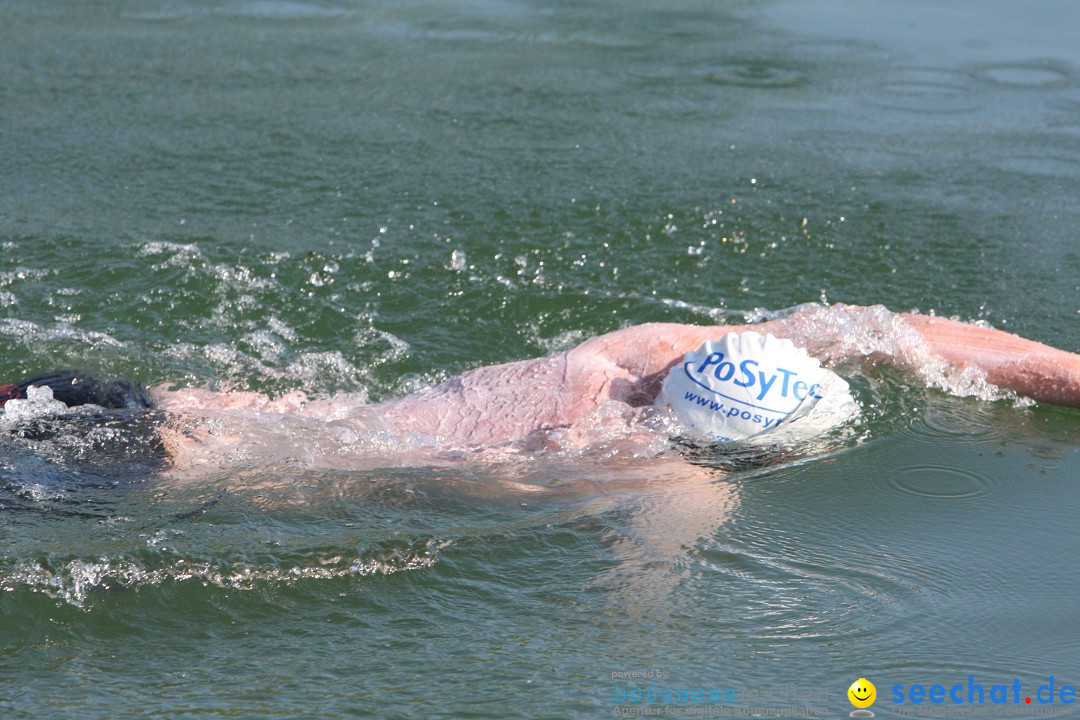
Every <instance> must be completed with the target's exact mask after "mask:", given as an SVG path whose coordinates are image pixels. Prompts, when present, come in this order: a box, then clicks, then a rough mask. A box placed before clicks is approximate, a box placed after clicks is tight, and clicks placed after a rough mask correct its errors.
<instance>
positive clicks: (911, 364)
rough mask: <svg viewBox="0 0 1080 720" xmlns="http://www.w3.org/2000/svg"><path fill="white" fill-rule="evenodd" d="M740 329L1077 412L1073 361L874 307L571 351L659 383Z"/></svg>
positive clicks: (664, 331) (664, 326)
mask: <svg viewBox="0 0 1080 720" xmlns="http://www.w3.org/2000/svg"><path fill="white" fill-rule="evenodd" d="M741 330H754V331H757V332H770V333H773V334H775V335H777V336H779V337H785V338H789V339H791V340H792V341H793V342H795V343H796V344H797V345H799V346H801V347H805V348H806V349H807V350H808V351H809V352H810V353H811V354H812V355H814V356H815V357H817V358H819V359H821V360H822V361H825V362H839V361H841V360H845V359H849V358H858V357H865V358H867V359H869V360H871V361H881V362H888V363H890V364H893V365H897V366H899V367H903V368H906V369H910V370H916V371H918V370H921V369H925V364H926V363H928V362H931V361H934V360H937V361H938V362H940V361H941V360H943V361H944V362H945V363H947V364H948V365H949V366H951V367H953V368H959V369H963V368H967V367H974V368H976V369H978V370H980V371H982V373H983V374H984V375H985V377H986V380H987V381H988V382H990V383H992V384H994V385H997V386H999V387H1002V388H1007V389H1010V390H1013V391H1015V392H1017V393H1019V394H1021V395H1024V396H1026V397H1030V398H1033V399H1035V400H1039V401H1040V402H1049V403H1055V404H1059V405H1070V406H1074V407H1080V355H1076V354H1074V353H1070V352H1066V351H1064V350H1058V349H1056V348H1052V347H1049V346H1048V345H1043V344H1042V343H1038V342H1034V341H1032V340H1026V339H1024V338H1021V337H1019V336H1017V335H1012V334H1010V333H1006V332H1003V331H1001V330H994V329H992V328H985V327H979V326H976V325H969V324H967V323H962V322H958V321H955V320H948V319H945V318H938V317H930V316H926V315H916V314H910V313H893V312H890V311H889V310H887V309H885V308H884V307H881V306H874V307H858V306H848V305H839V304H838V305H832V306H829V307H825V306H821V305H812V306H807V307H805V308H803V309H800V310H799V311H797V312H795V313H793V314H792V315H790V316H788V317H786V318H783V319H779V320H772V321H769V322H765V323H761V324H758V325H749V326H747V325H721V326H697V325H678V324H671V323H649V324H646V325H637V326H634V327H629V328H625V329H623V330H618V331H616V332H613V333H608V334H606V335H601V336H599V337H595V338H592V339H591V340H588V341H586V342H585V343H583V344H582V345H581V346H580V347H579V348H578V349H577V352H582V353H587V354H588V355H594V356H596V361H597V362H604V361H606V362H610V363H612V364H614V365H615V366H618V367H619V368H624V369H625V370H627V371H628V372H629V373H630V374H631V375H633V376H636V377H638V378H647V377H649V376H654V377H656V378H657V379H659V378H660V377H662V373H664V372H666V370H667V369H668V368H670V367H671V366H672V365H673V364H674V363H676V362H677V361H678V359H679V358H680V357H682V355H683V354H684V353H686V352H689V351H691V350H694V349H696V348H697V347H698V346H699V345H701V343H703V342H705V341H706V340H716V339H719V338H720V337H722V336H723V335H724V334H725V333H728V332H738V331H741ZM939 358H940V360H938V359H939Z"/></svg>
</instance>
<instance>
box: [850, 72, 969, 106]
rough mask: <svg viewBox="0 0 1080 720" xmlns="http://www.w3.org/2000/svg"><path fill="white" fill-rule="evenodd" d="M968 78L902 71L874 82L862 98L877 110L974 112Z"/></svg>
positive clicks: (941, 73) (940, 73)
mask: <svg viewBox="0 0 1080 720" xmlns="http://www.w3.org/2000/svg"><path fill="white" fill-rule="evenodd" d="M972 89H973V83H972V77H971V75H969V74H967V73H963V72H958V71H956V70H951V69H947V68H903V69H900V70H897V71H895V72H893V73H891V74H889V75H887V76H885V78H883V79H881V80H880V81H879V82H875V84H874V86H873V87H871V88H868V89H867V90H866V93H865V95H866V98H867V99H868V100H869V101H870V102H872V103H874V104H875V105H879V106H881V107H886V108H889V109H892V110H906V111H908V112H914V113H921V114H945V113H959V112H967V111H969V110H974V109H975V108H976V107H978V106H979V101H978V99H977V98H976V97H975V95H974V94H973V92H972Z"/></svg>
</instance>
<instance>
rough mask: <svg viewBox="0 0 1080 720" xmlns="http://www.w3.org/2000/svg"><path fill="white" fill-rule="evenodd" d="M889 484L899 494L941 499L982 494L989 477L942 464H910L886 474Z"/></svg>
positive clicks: (985, 489) (971, 496)
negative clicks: (891, 473)
mask: <svg viewBox="0 0 1080 720" xmlns="http://www.w3.org/2000/svg"><path fill="white" fill-rule="evenodd" d="M889 485H890V487H892V489H894V490H898V491H900V492H901V493H905V494H910V495H918V496H920V497H926V498H936V499H942V500H946V499H947V500H958V499H961V498H973V497H978V496H980V495H985V494H986V493H987V491H988V490H989V487H990V480H989V479H988V478H986V477H985V476H983V475H980V474H979V473H976V472H974V471H971V470H966V469H963V468H956V467H947V466H944V465H913V466H910V467H906V468H903V469H901V470H899V471H898V472H896V473H895V474H893V475H891V476H890V477H889Z"/></svg>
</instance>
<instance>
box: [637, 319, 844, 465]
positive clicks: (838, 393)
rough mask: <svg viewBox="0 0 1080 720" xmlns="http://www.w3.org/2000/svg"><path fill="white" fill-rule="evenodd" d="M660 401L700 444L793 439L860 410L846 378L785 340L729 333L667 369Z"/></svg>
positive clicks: (780, 443) (820, 431) (784, 442)
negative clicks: (669, 369)
mask: <svg viewBox="0 0 1080 720" xmlns="http://www.w3.org/2000/svg"><path fill="white" fill-rule="evenodd" d="M657 404H659V405H664V406H668V407H670V408H671V410H672V412H673V413H674V414H675V416H676V417H677V418H678V420H679V422H680V423H681V424H682V425H684V426H685V427H686V428H687V430H688V431H689V432H687V433H685V435H687V436H690V437H697V438H698V439H700V441H702V442H703V443H707V444H713V443H717V442H719V443H730V442H747V443H753V444H765V445H775V446H786V445H796V444H799V443H801V442H804V441H806V440H808V439H812V438H815V437H818V436H820V435H822V434H824V433H826V432H827V431H828V430H830V429H832V428H834V427H836V426H837V425H839V424H841V423H843V422H845V421H847V420H849V419H850V418H852V417H853V416H854V415H855V414H857V412H858V406H857V405H856V404H855V401H854V400H853V399H852V397H851V391H850V388H849V387H848V384H847V383H846V382H845V381H844V379H843V378H841V377H840V376H839V375H837V374H836V373H834V372H832V371H831V370H828V369H827V368H823V367H821V364H820V363H819V362H818V361H817V360H816V359H814V358H812V357H810V355H809V354H808V353H807V352H806V351H805V350H803V349H802V348H797V347H795V345H794V343H792V342H791V341H790V340H781V339H780V338H777V337H775V336H773V335H761V334H760V333H756V332H752V331H747V332H741V333H728V334H727V335H725V336H724V337H722V338H720V340H717V341H712V340H710V341H708V342H706V343H704V344H703V345H702V346H701V347H699V348H698V349H697V350H695V351H693V352H689V353H687V354H686V355H684V356H683V358H682V359H681V360H680V361H679V362H678V363H677V364H676V365H675V366H674V367H672V368H671V371H670V372H669V373H668V376H667V378H666V379H665V380H664V387H663V389H662V390H661V392H660V395H659V397H658V398H657Z"/></svg>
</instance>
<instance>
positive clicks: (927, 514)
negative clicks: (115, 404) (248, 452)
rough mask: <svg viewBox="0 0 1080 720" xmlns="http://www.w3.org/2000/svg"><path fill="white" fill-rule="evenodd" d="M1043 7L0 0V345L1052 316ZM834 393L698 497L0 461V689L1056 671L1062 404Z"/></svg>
mask: <svg viewBox="0 0 1080 720" xmlns="http://www.w3.org/2000/svg"><path fill="white" fill-rule="evenodd" d="M1078 25H1080V11H1078V9H1077V6H1076V5H1074V4H1070V3H1064V2H1046V3H1038V4H1030V3H1007V2H982V1H976V0H967V1H966V2H958V3H953V4H950V5H949V6H947V7H940V6H939V4H937V3H928V2H906V3H901V2H882V3H875V4H873V5H872V6H871V4H867V3H856V2H842V1H839V0H809V1H808V2H794V1H787V2H733V3H720V2H681V1H679V2H672V3H664V4H657V3H640V2H625V3H619V4H615V3H602V2H582V3H561V4H549V5H544V4H539V3H529V2H512V1H509V0H507V1H505V2H502V1H499V0H488V1H486V2H475V3H450V2H426V3H366V4H360V3H355V4H354V3H350V2H348V1H347V0H342V1H341V2H318V3H316V2H283V1H277V0H263V1H256V0H251V1H243V0H236V1H234V2H221V3H210V2H205V3H199V2H185V1H182V0H178V1H176V2H170V1H166V0H150V1H148V2H139V3H135V2H106V1H104V0H101V1H98V2H67V3H64V2H42V3H36V4H29V3H15V2H0V341H2V342H3V346H4V347H5V348H6V352H5V353H4V355H3V358H2V359H0V376H2V377H3V378H8V377H15V376H18V375H20V374H22V373H26V372H35V371H40V370H42V369H45V368H51V367H62V366H77V367H81V368H86V369H89V370H93V371H99V372H102V373H105V374H110V375H126V376H132V377H136V378H138V379H140V380H142V381H143V382H146V383H148V384H156V383H162V382H175V383H177V384H179V385H200V384H209V385H214V386H218V387H232V388H248V389H257V390H262V391H266V392H272V393H277V392H283V391H287V390H292V389H298V388H303V389H306V390H307V391H309V392H311V393H312V394H314V395H327V394H329V393H332V392H337V391H351V392H359V393H366V394H367V396H368V397H369V398H370V399H372V400H380V399H384V398H389V397H395V396H399V395H402V394H404V393H407V392H410V391H412V390H416V389H419V388H422V387H425V386H427V385H430V384H432V383H435V382H438V381H440V380H443V379H446V378H448V377H451V376H453V375H455V374H457V373H459V372H461V371H463V370H466V369H469V368H473V367H477V366H480V365H484V364H489V363H495V362H501V361H506V360H512V359H518V358H523V357H535V356H539V355H543V354H546V353H549V352H552V351H555V350H559V349H564V348H566V347H569V346H572V345H573V344H574V343H576V342H578V341H580V340H582V339H584V338H586V337H590V336H592V335H595V334H597V333H600V332H605V331H609V330H613V329H616V328H620V327H624V326H626V325H630V324H635V323H640V322H646V321H677V322H697V323H710V322H711V323H719V322H724V321H729V322H742V321H744V320H752V319H755V318H758V317H760V316H761V314H762V313H763V312H767V311H779V310H783V309H785V308H788V307H791V306H793V305H796V304H798V303H804V302H810V301H819V300H825V301H828V302H837V301H841V302H848V303H860V304H873V303H884V304H886V305H888V306H889V307H890V308H892V309H894V310H908V309H912V308H917V309H920V310H922V311H924V312H926V311H931V310H933V311H935V312H937V313H938V314H944V315H949V316H957V317H960V318H962V319H965V320H984V321H986V322H989V323H991V324H992V325H994V326H996V327H999V328H1003V329H1006V330H1010V331H1013V332H1018V333H1021V334H1023V335H1026V336H1029V337H1032V338H1034V339H1037V340H1040V341H1043V342H1046V343H1049V344H1052V345H1056V346H1058V347H1063V348H1065V349H1068V350H1072V351H1077V350H1080V323H1078V313H1080V293H1078V289H1080V252H1078V246H1077V240H1076V237H1077V235H1076V228H1077V227H1080V45H1077V44H1076V42H1075V30H1074V29H1075V27H1077V26H1078ZM853 383H854V385H855V387H856V390H857V392H858V394H859V397H860V400H861V401H862V402H863V403H864V404H865V405H866V406H867V412H866V413H864V419H863V421H861V425H860V427H859V430H860V434H859V437H861V438H862V439H863V441H862V442H861V443H858V444H856V445H853V446H851V447H849V448H847V449H845V450H843V451H842V452H838V453H833V454H831V455H830V456H828V457H824V458H816V459H815V458H810V459H809V460H808V461H807V462H802V463H791V464H788V465H783V466H779V467H776V468H772V469H770V470H767V471H755V472H741V473H740V472H736V473H735V474H733V475H732V476H730V477H729V479H728V481H727V482H726V483H724V484H722V485H717V486H715V487H716V489H715V491H714V492H713V494H711V495H707V496H705V497H704V499H703V498H702V497H700V496H694V497H691V496H690V495H689V494H687V495H686V496H685V497H680V496H679V494H678V493H676V494H675V495H674V496H671V495H670V494H668V495H664V496H663V497H661V496H660V494H659V493H658V492H656V491H653V490H651V489H650V488H648V487H645V488H640V489H639V490H638V491H637V492H624V493H611V494H607V493H604V492H603V491H602V490H598V492H597V493H596V494H594V495H591V496H590V495H585V496H582V495H575V496H566V497H558V498H555V499H551V500H540V501H530V502H522V501H521V500H520V498H518V497H513V498H510V497H505V496H500V495H499V494H498V493H485V492H483V491H482V490H483V488H485V487H487V486H489V485H491V484H492V483H493V482H495V481H497V480H499V479H500V478H499V477H493V474H498V473H506V472H508V471H507V469H506V468H503V469H500V470H498V471H495V470H488V471H485V470H484V469H483V468H476V467H472V468H468V469H462V470H461V471H460V472H455V471H454V470H453V469H449V470H448V469H445V468H443V469H438V470H433V469H426V468H414V469H409V468H398V469H390V470H386V471H380V472H377V473H337V474H333V473H314V472H310V471H309V472H304V471H299V470H291V471H287V470H281V469H265V470H260V469H259V468H258V467H255V468H254V469H253V470H251V471H249V472H251V473H252V476H253V477H255V478H256V479H257V480H265V481H266V482H265V483H263V485H262V486H260V484H259V483H258V482H254V483H248V486H247V487H248V488H249V489H247V490H229V491H225V492H223V491H222V490H221V488H223V487H229V488H234V487H237V486H241V487H242V486H243V484H242V483H237V482H234V481H235V480H236V478H234V477H230V476H228V475H227V474H226V475H224V476H222V477H219V478H217V479H216V480H215V481H210V482H205V483H201V484H196V485H191V486H184V487H173V486H169V485H167V484H162V483H160V482H154V481H150V482H146V483H136V484H134V485H132V484H129V483H128V482H127V480H130V478H128V479H126V480H125V481H124V482H123V483H121V486H120V487H119V488H111V489H110V488H102V487H78V488H72V487H68V486H65V485H64V484H63V482H62V477H59V476H58V472H59V471H58V470H57V468H56V466H55V464H50V463H49V462H47V461H46V460H40V462H39V463H38V464H34V462H31V461H30V460H27V459H26V458H21V459H19V460H18V461H15V460H13V459H12V458H0V482H2V483H3V487H4V494H3V503H2V504H4V506H5V507H4V509H3V510H0V552H2V556H0V591H2V592H0V647H2V651H0V673H2V674H0V678H2V680H3V682H2V683H0V715H3V717H5V718H8V717H12V718H21V717H49V718H54V717H55V718H66V717H78V718H116V717H162V718H165V717H168V718H174V717H320V718H335V717H353V716H371V717H388V718H389V717H395V718H429V717H454V718H465V717H491V718H506V717H531V718H570V717H574V718H576V717H582V718H585V717H590V718H591V717H607V716H612V713H613V710H614V709H615V708H616V707H630V706H631V705H628V704H627V703H616V702H615V687H614V686H615V682H616V681H615V680H613V676H612V673H616V672H631V671H639V670H649V669H658V670H661V671H663V672H666V673H669V675H668V677H667V679H666V680H664V681H663V682H661V683H660V684H661V685H666V686H667V687H672V688H689V687H705V688H719V689H725V688H726V689H731V690H732V691H733V692H734V693H735V694H736V695H737V697H738V698H740V700H739V701H738V702H728V703H726V704H725V703H719V702H718V703H711V704H710V703H705V704H704V705H701V704H698V705H694V704H693V703H684V704H683V705H679V706H675V707H678V708H679V709H681V710H682V711H683V715H684V716H687V715H689V711H690V710H692V709H693V708H694V707H696V708H699V709H704V710H708V709H709V708H713V709H715V710H716V711H717V712H719V711H721V710H723V709H724V708H728V709H731V708H733V707H765V706H772V707H779V708H785V707H788V706H790V705H793V704H794V705H797V706H806V705H808V704H809V705H813V706H815V707H825V708H827V709H828V715H829V716H830V717H838V716H842V715H845V714H846V713H848V712H849V711H850V710H851V706H850V705H849V703H848V701H847V699H846V696H845V692H846V689H847V687H848V685H849V684H850V683H851V682H852V681H853V680H855V679H856V678H858V677H860V676H865V677H867V678H869V679H870V680H872V681H873V682H875V683H876V684H877V686H878V696H879V699H878V702H877V704H876V705H875V706H874V708H873V709H874V711H875V712H876V713H877V714H878V715H879V716H885V717H890V716H893V715H895V713H896V710H897V706H896V705H894V704H892V703H891V701H890V695H891V692H890V688H891V686H893V685H894V684H903V685H904V686H905V687H908V686H910V685H911V684H913V683H921V684H923V685H924V686H927V687H929V686H930V685H932V684H942V685H944V686H946V687H948V686H950V685H952V684H954V683H960V682H963V683H966V682H967V677H968V676H969V675H974V676H975V679H976V681H977V682H981V683H983V684H984V685H985V686H986V688H987V691H988V692H989V688H990V686H991V685H992V684H994V683H1003V684H1011V683H1012V681H1013V679H1014V678H1017V679H1019V680H1020V682H1021V684H1022V687H1023V693H1024V694H1026V695H1032V694H1033V693H1034V692H1035V691H1036V688H1037V687H1038V686H1039V685H1041V684H1044V683H1048V682H1050V677H1051V676H1053V678H1054V682H1055V683H1056V685H1057V687H1058V688H1060V686H1061V685H1063V684H1071V685H1074V686H1075V685H1077V684H1078V683H1080V643H1078V642H1077V640H1076V638H1077V637H1080V622H1078V620H1077V616H1076V613H1075V598H1076V597H1077V595H1078V593H1080V572H1078V567H1077V561H1076V559H1075V558H1076V557H1077V556H1078V554H1080V533H1078V532H1077V530H1076V522H1075V518H1076V515H1077V510H1078V508H1080V488H1078V487H1077V483H1076V481H1077V478H1078V475H1080V473H1078V471H1080V452H1078V448H1080V442H1078V440H1080V414H1078V413H1077V412H1076V411H1075V410H1068V409H1062V408H1054V407H1051V406H1034V407H1017V406H1015V405H1014V404H1013V403H1011V402H1007V401H999V402H995V403H989V402H983V401H979V400H975V399H971V398H956V397H952V396H949V395H946V394H944V393H942V392H939V391H933V390H928V389H926V388H923V387H922V386H921V385H920V384H919V383H918V382H917V381H915V380H913V379H911V378H905V377H903V376H902V375H899V374H896V373H890V372H887V371H867V372H866V374H865V375H861V376H858V377H855V378H853ZM871 405H873V406H874V407H873V408H871V407H870V406H871ZM523 465H524V466H523V467H522V468H520V472H521V473H522V474H524V475H528V476H530V477H532V478H537V477H539V478H544V477H545V476H550V479H551V480H558V479H559V478H560V477H561V476H562V474H563V473H571V472H572V469H568V468H566V467H555V466H547V465H544V464H543V463H542V462H541V461H539V460H537V461H536V462H535V463H533V464H530V463H529V461H528V460H527V459H526V460H523ZM260 473H262V474H261V475H260ZM61 475H62V473H61ZM108 481H109V476H108V474H107V473H106V474H105V476H104V479H103V482H102V483H101V484H105V485H108V484H109V483H108ZM289 488H292V489H289ZM689 506H693V508H694V509H698V510H700V512H697V513H688V512H687V508H688V507H689ZM658 509H659V510H658ZM665 513H666V514H665ZM642 527H645V528H649V527H652V528H653V529H654V530H655V529H657V528H659V529H660V530H661V531H662V532H661V533H659V535H660V536H662V537H666V538H667V539H668V540H669V541H670V540H671V539H672V538H674V539H675V541H676V542H667V543H666V544H665V543H660V546H659V547H658V545H657V543H656V542H650V541H649V540H648V538H649V533H645V534H644V535H643V534H642V533H641V532H640V531H641V528H642ZM668 529H670V531H668ZM656 537H657V533H655V532H654V533H652V538H653V540H656ZM643 538H644V539H643ZM621 682H622V683H623V685H620V688H623V687H625V685H626V683H627V681H626V680H622V681H621ZM649 682H650V681H646V680H635V681H630V685H632V686H635V687H636V686H640V687H646V686H647V685H648V683H649ZM791 684H797V686H798V687H799V688H801V689H802V690H801V692H803V693H804V694H803V695H802V696H800V698H799V699H797V700H796V701H794V702H792V701H788V700H783V699H780V698H779V697H778V695H779V689H780V688H789V687H790V686H791ZM770 689H773V690H775V691H776V692H774V697H773V698H772V699H766V698H764V695H765V693H766V691H768V690H770ZM1010 692H1011V691H1010ZM755 693H756V695H755ZM805 693H810V697H811V699H812V701H811V702H808V701H806V697H807V696H806V695H805ZM1010 699H1011V696H1010ZM1021 701H1022V697H1021ZM639 706H640V704H639ZM691 706H693V707H691ZM1035 706H1036V707H1046V708H1050V709H1051V710H1052V711H1053V714H1055V715H1064V714H1067V713H1068V711H1069V709H1070V707H1071V706H1067V705H1063V704H1061V703H1057V704H1055V705H1053V706H1049V705H1048V706H1039V705H1038V703H1035ZM906 707H907V708H908V709H913V708H915V707H916V706H913V705H912V704H911V703H907V705H906ZM922 707H928V705H924V706H922ZM947 707H948V705H947V704H946V705H943V706H941V708H940V709H945V708H947ZM967 707H968V708H969V709H971V707H972V706H971V705H968V706H967ZM996 707H997V706H990V705H987V706H985V707H983V708H976V709H986V710H987V711H991V710H993V709H995V708H996ZM1002 707H1003V708H1006V709H1009V710H1015V709H1017V706H1016V705H1008V706H1002ZM998 709H1000V708H998Z"/></svg>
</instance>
